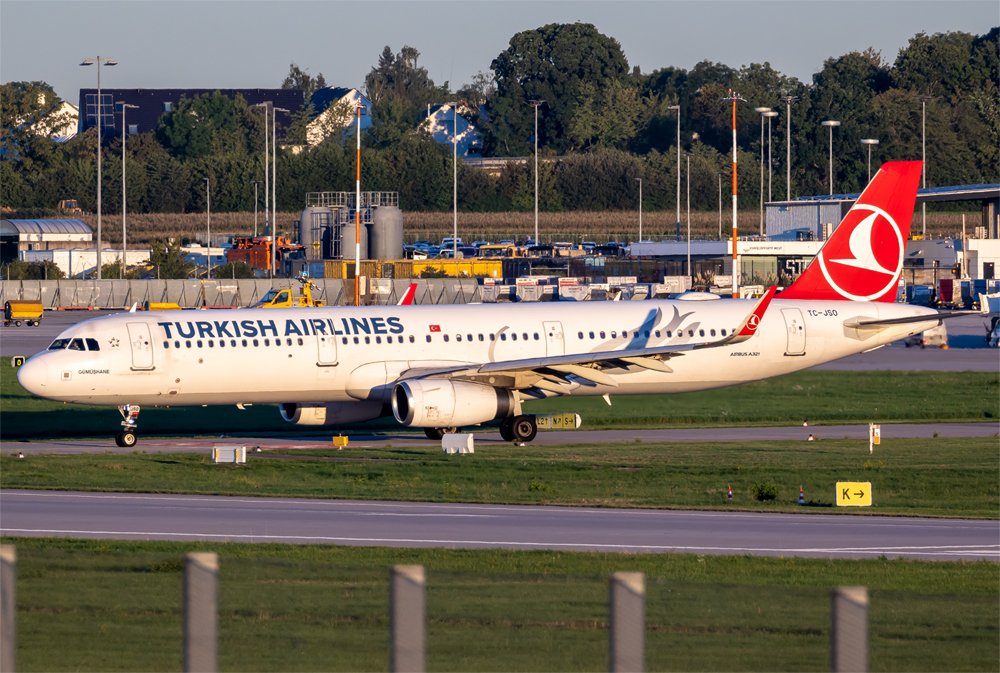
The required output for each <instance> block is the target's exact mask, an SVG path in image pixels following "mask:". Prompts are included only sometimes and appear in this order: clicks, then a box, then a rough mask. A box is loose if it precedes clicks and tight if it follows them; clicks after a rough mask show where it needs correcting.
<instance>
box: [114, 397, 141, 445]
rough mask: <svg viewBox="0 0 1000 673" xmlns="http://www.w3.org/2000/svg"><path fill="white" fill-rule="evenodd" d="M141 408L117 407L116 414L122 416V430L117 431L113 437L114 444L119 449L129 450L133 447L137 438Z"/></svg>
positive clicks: (132, 405)
mask: <svg viewBox="0 0 1000 673" xmlns="http://www.w3.org/2000/svg"><path fill="white" fill-rule="evenodd" d="M140 410H141V407H140V406H139V405H138V404H120V405H118V413H119V414H121V416H122V429H121V430H119V431H118V434H117V435H115V444H117V445H118V446H120V447H123V448H126V449H129V448H131V447H133V446H135V444H136V442H138V441H139V438H138V437H137V436H136V432H137V431H138V426H139V411H140Z"/></svg>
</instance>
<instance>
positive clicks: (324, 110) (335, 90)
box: [306, 86, 372, 147]
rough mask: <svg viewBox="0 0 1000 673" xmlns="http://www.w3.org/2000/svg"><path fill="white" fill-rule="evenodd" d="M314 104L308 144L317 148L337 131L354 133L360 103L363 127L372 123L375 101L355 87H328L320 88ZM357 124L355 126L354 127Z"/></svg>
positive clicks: (308, 127) (307, 127)
mask: <svg viewBox="0 0 1000 673" xmlns="http://www.w3.org/2000/svg"><path fill="white" fill-rule="evenodd" d="M310 103H312V106H313V113H314V115H315V116H314V117H313V119H312V121H310V122H309V123H308V124H307V125H306V143H308V145H309V147H315V146H316V145H319V144H320V143H321V142H323V141H324V140H326V139H327V138H329V137H330V136H331V135H334V134H338V135H339V134H349V133H352V132H354V130H355V129H356V127H357V120H358V117H357V115H358V104H359V103H360V104H361V130H362V131H364V130H365V129H367V128H368V127H369V126H371V125H372V117H371V111H372V102H371V101H370V100H368V97H367V96H365V95H364V94H363V93H361V92H360V91H358V90H357V89H354V88H350V89H348V88H346V87H332V86H328V87H324V88H322V89H317V90H316V92H315V93H314V94H313V95H312V98H311V99H310ZM352 124H353V126H352Z"/></svg>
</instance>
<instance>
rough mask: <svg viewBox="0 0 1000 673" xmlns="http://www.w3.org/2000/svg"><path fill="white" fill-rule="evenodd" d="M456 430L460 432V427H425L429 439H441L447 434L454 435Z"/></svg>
mask: <svg viewBox="0 0 1000 673" xmlns="http://www.w3.org/2000/svg"><path fill="white" fill-rule="evenodd" d="M456 432H458V428H424V434H425V435H427V439H433V440H435V441H439V440H441V439H443V438H444V436H445V435H452V434H454V433H456Z"/></svg>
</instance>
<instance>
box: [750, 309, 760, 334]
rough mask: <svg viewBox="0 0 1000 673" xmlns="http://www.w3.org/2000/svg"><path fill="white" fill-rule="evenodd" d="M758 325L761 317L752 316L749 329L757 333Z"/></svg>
mask: <svg viewBox="0 0 1000 673" xmlns="http://www.w3.org/2000/svg"><path fill="white" fill-rule="evenodd" d="M758 325H760V316H759V315H757V314H756V313H754V314H753V315H752V316H750V319H749V320H747V329H748V330H750V331H751V332H756V331H757V326H758Z"/></svg>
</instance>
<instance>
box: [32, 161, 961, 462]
mask: <svg viewBox="0 0 1000 673" xmlns="http://www.w3.org/2000/svg"><path fill="white" fill-rule="evenodd" d="M920 170H921V164H920V162H917V161H909V162H890V163H887V164H885V165H883V166H882V168H881V169H880V170H879V172H878V174H877V175H876V176H875V178H874V179H873V180H872V182H871V183H870V184H869V185H868V187H867V188H866V189H865V191H864V192H863V193H862V194H861V196H860V198H859V199H858V201H857V202H856V203H855V204H854V206H853V208H851V210H850V211H849V212H848V213H847V215H846V216H845V217H844V219H843V221H842V222H841V223H840V226H839V227H838V228H837V229H836V231H835V233H834V235H833V236H832V237H831V238H830V239H829V240H828V241H827V242H826V244H825V245H824V246H823V248H822V249H821V250H820V252H819V254H818V256H817V258H816V259H815V260H814V261H813V263H812V264H810V265H809V267H808V268H806V270H805V271H804V272H803V273H802V275H801V276H800V277H799V278H798V279H797V280H796V281H795V283H793V284H792V285H791V286H790V287H789V288H788V289H786V290H785V291H784V292H782V293H780V294H777V295H775V288H771V289H770V290H768V292H767V293H766V294H765V295H764V297H763V298H761V299H760V300H759V301H753V300H738V299H718V298H717V297H715V296H714V295H708V294H706V293H690V294H688V295H682V296H680V297H679V298H678V299H674V300H664V301H640V302H553V303H543V304H511V305H506V304H505V305H489V304H479V305H450V306H406V305H403V306H386V307H324V308H295V309H267V310H265V309H232V310H226V311H213V312H199V313H197V314H194V313H190V312H186V311H185V312H178V311H172V312H148V313H121V314H115V315H111V316H107V317H100V318H95V319H92V320H87V321H85V322H81V323H79V324H77V325H75V326H73V327H71V328H69V329H67V330H66V331H64V332H63V333H62V334H60V335H59V337H58V338H57V339H56V340H55V341H53V342H52V345H51V346H49V348H48V350H46V351H43V352H41V353H38V354H36V355H34V356H32V357H31V358H29V359H28V361H27V362H26V363H25V364H24V365H23V366H22V367H21V368H20V370H19V372H18V380H19V381H20V383H21V385H22V386H24V388H25V389H27V390H28V391H30V392H31V393H33V394H35V395H38V396H39V397H45V398H49V399H53V400H63V401H66V402H75V403H80V404H93V405H116V406H118V408H119V410H120V411H121V413H122V416H123V418H124V420H123V422H122V429H121V430H120V431H119V432H118V434H117V437H116V441H117V443H118V444H119V445H120V446H132V445H134V444H135V442H136V433H137V421H138V416H139V409H140V408H141V407H142V406H145V405H154V406H171V407H173V406H183V405H222V404H236V405H243V404H251V403H252V404H266V403H273V404H278V405H280V406H279V409H280V413H281V416H282V417H283V418H284V419H285V420H286V421H289V422H291V423H295V424H299V425H338V424H347V423H358V422H362V421H366V420H371V419H376V418H380V417H383V416H389V415H390V414H391V415H392V416H394V417H395V419H396V421H397V422H398V423H400V424H401V425H404V426H410V427H419V428H424V430H425V432H426V433H427V435H428V436H429V437H432V438H440V437H441V436H442V435H443V434H444V433H447V432H454V431H456V429H457V428H459V427H462V426H471V425H477V424H482V423H488V422H491V421H499V423H500V434H501V435H502V436H503V437H504V438H505V439H508V440H518V441H530V440H531V439H533V438H534V437H535V433H536V431H537V426H536V423H535V417H534V416H533V415H531V414H529V413H527V412H526V410H525V407H526V406H528V405H527V404H526V403H529V402H530V401H532V400H538V399H544V398H547V397H553V396H559V395H608V394H615V395H629V394H638V393H680V392H686V391H691V390H704V389H708V388H720V387H723V386H730V385H734V384H738V383H745V382H747V381H755V380H759V379H764V378H768V377H771V376H778V375H781V374H787V373H789V372H793V371H797V370H800V369H805V368H807V367H813V366H815V365H819V364H822V363H825V362H830V361H831V360H836V359H838V358H842V357H845V356H848V355H852V354H854V353H860V352H863V351H868V350H871V349H873V348H877V347H879V346H883V345H885V344H888V343H891V342H893V341H896V340H898V339H901V338H904V337H907V336H910V335H913V334H918V333H920V332H922V331H923V330H926V329H928V328H930V327H933V326H935V325H937V324H940V321H941V319H942V317H943V316H944V315H945V314H939V313H938V312H936V311H934V310H932V309H929V308H925V307H919V306H910V305H906V304H899V303H896V295H897V288H898V281H899V277H900V273H901V271H902V267H903V256H904V250H905V242H906V239H907V237H908V235H909V228H910V221H911V219H912V216H913V204H914V200H915V196H916V190H917V182H918V180H919V178H920ZM250 361H252V362H253V363H254V366H252V367H249V366H247V362H250ZM261 372H273V374H272V375H271V376H266V377H265V376H262V375H261ZM181 425H182V424H181V423H178V427H181Z"/></svg>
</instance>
